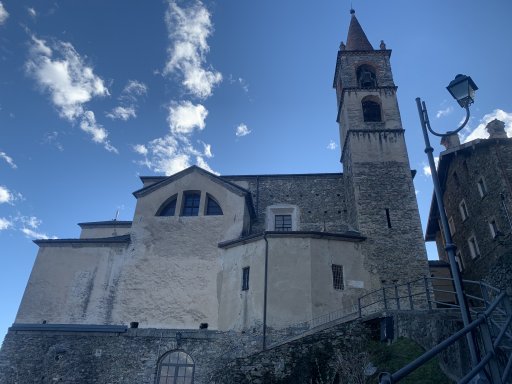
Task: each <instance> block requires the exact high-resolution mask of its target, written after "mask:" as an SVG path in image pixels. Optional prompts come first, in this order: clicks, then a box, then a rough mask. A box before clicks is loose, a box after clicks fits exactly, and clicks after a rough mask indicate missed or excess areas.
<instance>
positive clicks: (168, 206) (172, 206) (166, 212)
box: [156, 195, 178, 216]
mask: <svg viewBox="0 0 512 384" xmlns="http://www.w3.org/2000/svg"><path fill="white" fill-rule="evenodd" d="M177 197H178V195H174V196H172V197H170V198H169V199H167V200H166V201H165V202H164V203H163V204H162V206H161V207H160V208H158V211H157V212H156V215H157V216H174V214H175V213H176V200H177Z"/></svg>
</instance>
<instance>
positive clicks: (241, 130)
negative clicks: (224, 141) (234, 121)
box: [235, 123, 252, 137]
mask: <svg viewBox="0 0 512 384" xmlns="http://www.w3.org/2000/svg"><path fill="white" fill-rule="evenodd" d="M251 132H252V131H251V130H250V129H249V128H248V127H247V125H245V124H244V123H242V124H240V125H239V126H238V127H236V131H235V135H236V136H237V137H242V136H247V135H248V134H249V133H251Z"/></svg>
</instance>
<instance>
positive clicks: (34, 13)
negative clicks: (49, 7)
mask: <svg viewBox="0 0 512 384" xmlns="http://www.w3.org/2000/svg"><path fill="white" fill-rule="evenodd" d="M27 12H28V14H29V15H30V16H32V17H33V18H36V17H37V12H36V10H35V9H34V8H32V7H29V8H27Z"/></svg>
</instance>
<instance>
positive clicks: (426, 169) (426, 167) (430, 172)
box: [423, 157, 439, 176]
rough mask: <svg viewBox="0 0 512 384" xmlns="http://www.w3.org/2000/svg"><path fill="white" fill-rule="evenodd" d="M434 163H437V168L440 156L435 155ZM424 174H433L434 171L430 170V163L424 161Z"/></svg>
mask: <svg viewBox="0 0 512 384" xmlns="http://www.w3.org/2000/svg"><path fill="white" fill-rule="evenodd" d="M434 163H435V165H436V169H437V166H438V164H439V157H434ZM423 174H424V175H425V176H432V171H431V170H430V165H428V164H425V163H423Z"/></svg>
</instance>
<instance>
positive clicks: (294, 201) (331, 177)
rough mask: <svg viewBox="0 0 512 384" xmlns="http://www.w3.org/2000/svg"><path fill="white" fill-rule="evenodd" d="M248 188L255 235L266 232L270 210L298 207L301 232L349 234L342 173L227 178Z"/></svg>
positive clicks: (224, 177)
mask: <svg viewBox="0 0 512 384" xmlns="http://www.w3.org/2000/svg"><path fill="white" fill-rule="evenodd" d="M223 179H225V180H227V181H231V182H234V183H236V184H238V185H240V186H242V187H244V188H247V189H248V190H249V191H250V192H251V195H252V200H253V205H254V208H255V211H256V222H255V223H254V224H253V227H252V233H260V232H263V231H264V230H266V208H267V207H268V206H271V205H274V204H291V205H296V206H297V207H298V209H299V230H301V231H323V230H325V231H327V232H345V231H347V230H348V229H351V228H350V227H349V226H348V225H347V222H348V220H347V208H346V197H345V194H344V177H343V174H341V173H333V174H310V175H262V176H223Z"/></svg>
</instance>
